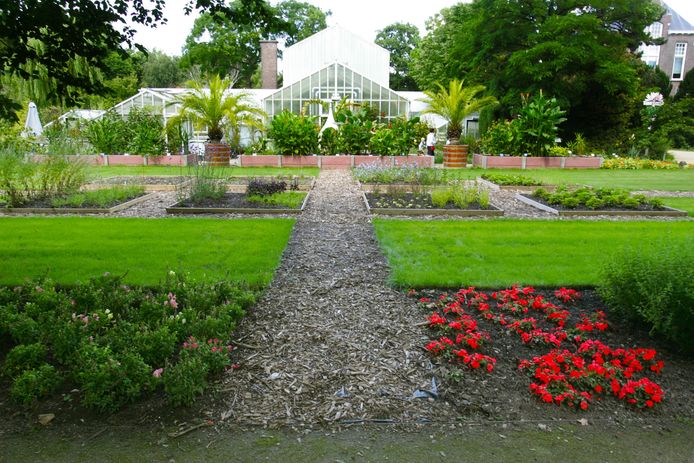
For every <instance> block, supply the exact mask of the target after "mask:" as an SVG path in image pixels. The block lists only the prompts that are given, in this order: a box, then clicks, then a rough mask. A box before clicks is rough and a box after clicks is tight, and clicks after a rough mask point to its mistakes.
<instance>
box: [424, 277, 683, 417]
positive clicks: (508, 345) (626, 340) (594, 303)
mask: <svg viewBox="0 0 694 463" xmlns="http://www.w3.org/2000/svg"><path fill="white" fill-rule="evenodd" d="M485 292H486V293H487V294H491V291H488V292H487V291H485ZM454 293H455V292H454V291H453V292H451V293H449V294H454ZM537 293H538V294H542V295H543V296H545V299H548V300H550V301H552V302H553V303H555V304H560V303H559V302H558V300H557V299H556V298H555V297H554V296H553V291H539V290H538V291H537ZM442 294H445V293H444V292H442V291H436V290H431V291H421V292H419V293H418V295H417V297H422V296H425V297H429V298H431V299H432V300H436V299H438V297H439V296H441V295H442ZM582 294H583V296H582V298H581V299H579V301H578V302H577V303H576V304H575V305H569V304H562V305H563V307H564V308H566V309H567V310H569V312H570V317H569V319H568V320H567V323H566V326H567V327H570V326H574V324H575V323H576V322H577V321H580V318H579V315H580V314H591V313H593V312H594V311H595V310H603V311H604V312H605V313H606V314H607V321H608V323H609V329H608V330H607V331H604V332H593V333H591V334H589V335H586V336H585V339H597V340H599V341H601V342H603V343H605V344H606V345H608V346H610V347H611V348H613V349H616V348H620V347H621V348H637V347H643V348H654V349H656V350H657V352H658V355H657V357H656V359H659V360H663V361H664V362H665V368H664V369H663V371H662V373H661V374H659V375H658V374H655V373H652V372H648V373H644V374H643V376H646V377H648V378H649V379H651V380H653V381H654V382H656V383H657V384H659V385H660V386H661V387H662V388H663V391H664V400H663V403H661V404H659V405H657V406H656V407H655V408H654V409H650V410H646V411H641V410H638V409H636V408H634V407H631V406H629V405H628V404H627V403H626V402H625V401H623V400H617V399H616V398H614V397H613V396H611V395H605V396H603V397H602V398H601V399H596V400H594V401H593V402H592V403H591V404H590V408H589V409H588V410H587V411H581V410H575V409H573V408H569V407H567V406H558V405H554V404H545V403H542V402H541V401H540V400H539V399H538V398H537V397H536V396H533V395H531V393H530V390H529V386H530V383H531V381H532V379H531V378H530V377H529V376H528V374H527V372H526V371H521V370H519V369H518V364H519V362H520V361H521V360H523V359H527V360H532V358H533V357H534V356H541V355H544V354H547V353H549V352H550V350H551V348H550V347H547V346H542V345H537V344H535V345H526V344H524V343H523V342H522V341H521V339H520V336H518V335H516V334H515V333H507V332H506V329H505V328H504V327H502V326H500V325H498V324H496V323H494V322H492V321H489V320H486V319H484V318H483V317H482V316H481V315H480V314H479V313H478V312H477V311H476V310H466V313H468V314H469V315H471V316H472V317H473V318H474V319H475V320H477V322H478V325H479V329H480V330H481V331H486V332H487V333H489V335H490V337H491V342H490V343H489V344H487V345H485V346H483V347H482V348H481V349H480V352H481V353H483V354H486V355H490V356H492V357H495V358H496V359H497V363H496V366H495V368H494V371H493V372H491V373H486V372H481V371H471V370H469V369H467V368H466V367H465V366H462V367H461V368H458V367H456V366H454V365H453V364H451V363H448V362H447V361H446V360H445V359H443V358H441V357H432V362H434V364H435V369H434V371H435V375H436V377H437V379H439V380H440V382H441V384H440V388H439V393H440V395H441V398H442V400H445V401H446V402H447V403H449V404H451V405H452V406H453V407H454V408H455V409H456V410H457V412H458V413H459V414H460V419H462V420H475V419H481V420H489V419H491V420H502V421H516V420H523V421H527V420H531V421H532V420H538V421H546V420H565V419H569V420H570V419H580V418H587V419H589V420H591V421H594V420H605V421H612V422H618V423H623V422H627V421H644V422H652V421H654V420H655V421H667V420H671V419H679V418H682V419H687V420H691V419H694V401H693V400H692V399H693V398H694V394H693V386H692V385H693V384H694V359H692V358H688V357H686V356H684V355H681V354H678V353H677V352H676V351H675V350H674V349H673V348H672V347H671V346H668V345H667V344H666V343H664V342H662V341H660V340H657V339H653V338H651V337H650V336H649V335H648V332H647V331H646V330H644V329H643V328H639V327H634V326H633V325H629V324H627V323H625V322H623V321H622V320H620V317H619V316H617V315H615V314H613V313H610V311H609V310H607V308H606V307H605V305H604V304H603V302H602V300H601V299H600V296H599V295H598V294H597V293H596V292H595V291H590V290H587V291H582ZM431 313H432V310H430V309H425V308H423V309H422V320H425V319H426V317H428V316H429V315H430V314H431ZM536 318H538V320H541V319H542V317H536ZM538 326H541V327H543V329H546V328H547V327H549V326H551V325H548V324H546V323H544V322H542V323H538ZM423 331H425V332H426V333H428V334H429V335H430V336H431V338H432V339H438V338H439V336H440V334H439V332H438V331H434V330H432V329H429V328H428V327H424V328H423ZM561 349H568V350H569V351H572V352H575V350H576V347H575V345H574V344H573V343H570V342H568V341H564V342H563V343H562V347H561ZM456 372H459V373H456ZM642 373H643V372H642ZM640 374H641V373H639V375H640ZM638 377H641V376H638ZM635 378H636V376H635Z"/></svg>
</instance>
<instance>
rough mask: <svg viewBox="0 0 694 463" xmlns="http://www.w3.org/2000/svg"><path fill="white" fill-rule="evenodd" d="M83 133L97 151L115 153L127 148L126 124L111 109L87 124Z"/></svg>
mask: <svg viewBox="0 0 694 463" xmlns="http://www.w3.org/2000/svg"><path fill="white" fill-rule="evenodd" d="M84 135H85V136H86V137H87V140H88V141H89V143H91V145H92V146H93V147H94V148H96V150H97V151H98V152H99V153H104V154H116V153H125V152H126V151H127V150H128V125H127V123H126V121H125V120H124V119H123V117H121V115H120V114H117V113H115V112H113V111H108V112H107V113H106V114H104V115H103V116H101V117H100V118H99V119H96V120H94V121H92V122H90V123H89V124H87V126H86V127H85V130H84Z"/></svg>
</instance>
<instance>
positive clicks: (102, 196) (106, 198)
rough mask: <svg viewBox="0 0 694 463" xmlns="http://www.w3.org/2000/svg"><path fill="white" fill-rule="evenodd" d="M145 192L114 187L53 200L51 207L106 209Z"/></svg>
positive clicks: (134, 187)
mask: <svg viewBox="0 0 694 463" xmlns="http://www.w3.org/2000/svg"><path fill="white" fill-rule="evenodd" d="M144 192H145V189H144V187H141V186H129V187H122V186H121V187H114V188H106V189H103V190H94V191H82V192H80V193H74V194H71V195H69V196H64V197H60V198H53V199H52V200H51V206H52V207H68V208H69V207H76V208H80V207H96V208H108V207H112V206H115V205H117V204H120V203H124V202H125V201H129V200H131V199H134V198H137V197H138V196H142V195H143V194H144Z"/></svg>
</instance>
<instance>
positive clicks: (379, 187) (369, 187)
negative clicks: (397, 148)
mask: <svg viewBox="0 0 694 463" xmlns="http://www.w3.org/2000/svg"><path fill="white" fill-rule="evenodd" d="M357 185H358V186H359V188H360V189H361V191H363V192H364V193H374V192H378V191H381V192H383V191H404V192H409V191H412V190H413V189H420V190H426V191H432V190H443V189H446V188H449V187H450V185H413V184H411V183H361V182H357Z"/></svg>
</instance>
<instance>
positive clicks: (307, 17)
mask: <svg viewBox="0 0 694 463" xmlns="http://www.w3.org/2000/svg"><path fill="white" fill-rule="evenodd" d="M277 9H278V10H279V13H280V17H281V18H282V19H283V20H284V21H285V22H286V23H287V24H293V25H294V30H288V31H285V33H284V34H279V35H277V36H275V38H283V39H284V40H285V45H286V46H288V47H289V46H291V45H294V44H295V43H296V42H300V41H301V40H304V39H305V38H307V37H310V36H312V35H313V34H315V33H316V32H320V31H322V30H323V29H325V28H326V27H328V24H327V21H326V20H327V17H328V16H330V15H331V14H332V12H331V11H330V10H328V11H323V10H321V9H320V8H318V7H317V6H314V5H311V4H310V3H306V2H298V1H296V0H285V1H283V2H280V3H279V4H278V5H277Z"/></svg>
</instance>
